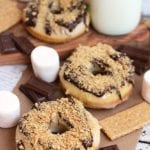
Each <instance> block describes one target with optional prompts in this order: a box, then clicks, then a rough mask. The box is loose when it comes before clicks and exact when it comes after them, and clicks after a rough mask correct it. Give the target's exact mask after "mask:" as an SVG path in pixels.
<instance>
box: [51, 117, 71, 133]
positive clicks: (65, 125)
mask: <svg viewBox="0 0 150 150" xmlns="http://www.w3.org/2000/svg"><path fill="white" fill-rule="evenodd" d="M71 128H73V126H72V125H71V124H70V123H69V121H68V120H65V119H64V118H60V117H57V119H55V120H52V121H51V122H50V125H49V129H50V132H51V133H52V134H63V133H65V132H67V131H69V130H70V129H71Z"/></svg>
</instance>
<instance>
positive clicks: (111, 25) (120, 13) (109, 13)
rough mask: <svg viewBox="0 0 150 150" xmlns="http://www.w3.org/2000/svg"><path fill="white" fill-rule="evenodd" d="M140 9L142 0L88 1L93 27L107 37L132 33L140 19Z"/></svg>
mask: <svg viewBox="0 0 150 150" xmlns="http://www.w3.org/2000/svg"><path fill="white" fill-rule="evenodd" d="M133 8H134V9H133ZM141 9H142V0H90V10H91V18H92V24H93V27H94V28H95V29H96V30H97V31H98V32H100V33H104V34H108V35H122V34H127V33H130V32H131V31H133V30H134V29H135V28H136V27H137V25H138V23H139V21H140V19H141Z"/></svg>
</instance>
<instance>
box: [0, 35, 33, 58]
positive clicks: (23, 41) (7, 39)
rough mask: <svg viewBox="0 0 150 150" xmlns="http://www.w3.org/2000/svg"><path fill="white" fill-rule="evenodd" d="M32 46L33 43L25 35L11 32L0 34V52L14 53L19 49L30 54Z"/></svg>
mask: <svg viewBox="0 0 150 150" xmlns="http://www.w3.org/2000/svg"><path fill="white" fill-rule="evenodd" d="M34 48H35V47H34V45H33V44H32V43H31V42H30V41H29V40H28V39H27V38H26V37H23V36H20V37H16V36H15V35H14V34H13V33H7V34H1V35H0V52H1V53H2V54H8V53H14V52H18V50H19V51H21V52H23V53H24V54H26V55H30V54H31V52H32V50H33V49H34Z"/></svg>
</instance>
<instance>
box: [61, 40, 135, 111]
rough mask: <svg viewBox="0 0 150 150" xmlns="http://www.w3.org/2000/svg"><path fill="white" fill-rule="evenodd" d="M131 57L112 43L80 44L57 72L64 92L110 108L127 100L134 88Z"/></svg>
mask: <svg viewBox="0 0 150 150" xmlns="http://www.w3.org/2000/svg"><path fill="white" fill-rule="evenodd" d="M133 75H134V67H133V66H132V61H131V60H130V59H129V58H128V57H127V56H126V55H125V54H122V53H120V52H116V51H115V50H114V49H113V48H112V47H111V46H108V45H106V44H101V43H99V44H97V45H96V46H93V47H89V46H79V47H78V48H77V50H76V51H75V52H74V53H73V54H72V55H71V56H70V57H69V58H68V59H67V61H66V62H65V63H64V65H63V66H62V68H61V70H60V73H59V76H60V81H61V84H62V86H63V88H64V89H65V91H66V94H68V95H72V96H74V97H76V98H78V99H79V100H81V101H82V102H83V104H84V105H85V106H86V107H89V108H113V107H115V106H116V105H118V104H120V103H122V102H123V101H125V100H127V99H128V97H129V95H130V93H131V90H132V88H133V79H132V78H133Z"/></svg>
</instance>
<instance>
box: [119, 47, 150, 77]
mask: <svg viewBox="0 0 150 150" xmlns="http://www.w3.org/2000/svg"><path fill="white" fill-rule="evenodd" d="M117 50H118V51H120V52H123V53H126V54H127V55H128V56H129V57H130V58H131V59H133V60H134V62H133V65H134V66H135V72H136V73H137V74H138V75H141V74H143V73H144V72H145V71H146V70H148V69H150V49H147V50H146V49H141V48H136V47H132V46H128V45H121V46H120V47H118V48H117Z"/></svg>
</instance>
